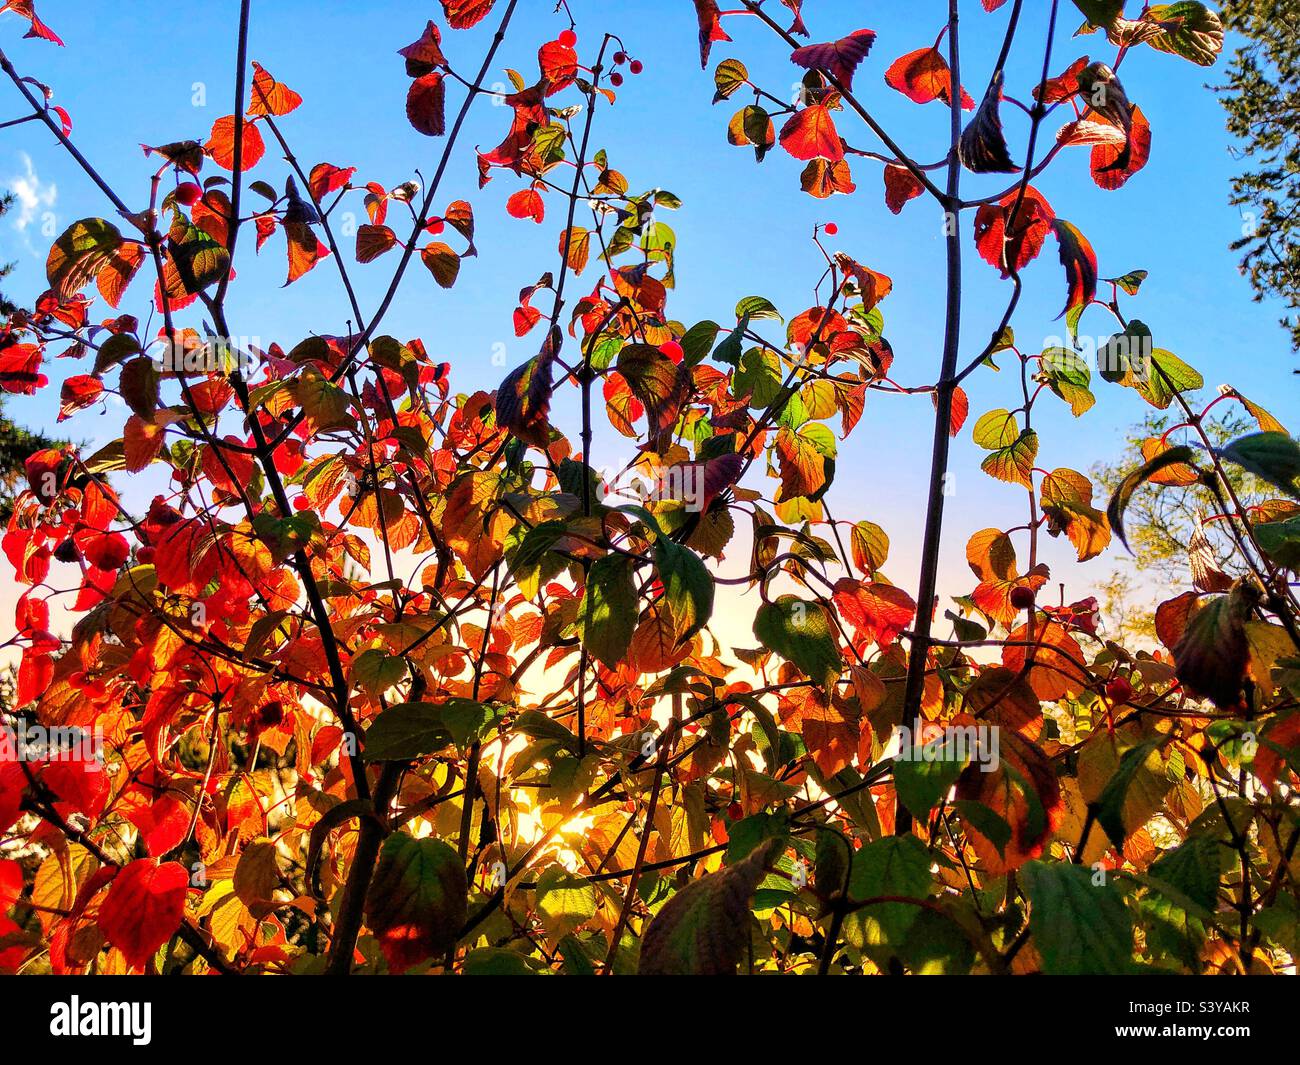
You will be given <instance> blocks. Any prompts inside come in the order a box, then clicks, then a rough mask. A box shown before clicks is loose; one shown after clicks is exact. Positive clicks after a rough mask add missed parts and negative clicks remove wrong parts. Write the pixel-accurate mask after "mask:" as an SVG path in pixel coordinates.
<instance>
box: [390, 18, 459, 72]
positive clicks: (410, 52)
mask: <svg viewBox="0 0 1300 1065" xmlns="http://www.w3.org/2000/svg"><path fill="white" fill-rule="evenodd" d="M397 54H398V55H400V56H401V57H402V58H403V59H405V60H406V73H407V76H408V77H412V78H422V77H424V75H425V74H429V73H431V72H432V71H433V69H434V68H435V67H444V66H446V65H447V58H446V56H444V55H443V54H442V34H441V33H440V32H439V31H438V27H437V26H435V25H434V24H433V22H432V20H431V21H430V22H429V24H428V25H427V26H425V27H424V33H423V34H422V35H421V36H420V39H419V40H418V41H416V42H414V43H413V44H408V45H407V46H406V47H405V48H402V49H400V50H399V51H398V53H397Z"/></svg>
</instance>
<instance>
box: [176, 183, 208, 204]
mask: <svg viewBox="0 0 1300 1065" xmlns="http://www.w3.org/2000/svg"><path fill="white" fill-rule="evenodd" d="M202 198H203V190H202V189H201V188H199V187H198V186H197V185H196V184H194V182H192V181H186V182H184V183H183V184H180V185H177V186H176V202H177V203H181V204H184V205H185V206H186V207H192V206H194V204H196V203H198V202H199V200H201V199H202Z"/></svg>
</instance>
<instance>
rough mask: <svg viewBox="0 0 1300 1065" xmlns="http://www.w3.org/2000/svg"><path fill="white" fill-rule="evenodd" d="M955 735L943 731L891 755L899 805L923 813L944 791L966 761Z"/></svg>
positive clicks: (967, 757)
mask: <svg viewBox="0 0 1300 1065" xmlns="http://www.w3.org/2000/svg"><path fill="white" fill-rule="evenodd" d="M959 754H960V752H959V748H958V746H957V737H956V736H955V735H953V734H952V733H945V735H944V737H942V738H940V739H936V740H932V741H931V742H930V743H927V744H925V746H923V747H916V746H913V747H912V748H911V750H909V751H900V752H899V753H898V754H897V755H895V756H894V787H895V788H896V789H897V790H898V797H899V798H900V799H902V800H903V805H904V806H906V807H907V808H908V809H909V810H911V811H912V813H914V814H915V815H916V816H917V817H925V816H926V815H927V814H929V812H930V811H931V810H933V809H934V807H935V806H936V805H938V803H939V802H940V801H941V800H942V799H943V797H944V796H945V795H947V794H948V792H949V790H950V789H951V788H952V786H953V785H954V784H956V783H957V778H958V777H959V776H961V772H962V770H963V769H965V768H966V766H967V765H968V764H969V762H970V757H969V756H959Z"/></svg>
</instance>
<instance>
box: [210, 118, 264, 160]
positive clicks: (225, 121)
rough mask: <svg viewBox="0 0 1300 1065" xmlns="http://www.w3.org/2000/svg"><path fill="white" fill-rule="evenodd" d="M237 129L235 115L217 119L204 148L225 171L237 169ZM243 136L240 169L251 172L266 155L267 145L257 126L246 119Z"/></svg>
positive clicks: (240, 150)
mask: <svg viewBox="0 0 1300 1065" xmlns="http://www.w3.org/2000/svg"><path fill="white" fill-rule="evenodd" d="M235 128H236V127H235V116H234V115H226V116H225V117H224V118H219V119H217V120H216V122H214V123H213V124H212V133H211V135H210V136H209V137H208V143H207V144H205V145H204V146H203V150H204V151H205V152H207V153H208V155H209V156H210V157H211V159H212V161H213V162H214V163H216V164H217V166H219V167H221V168H222V169H223V170H234V169H235ZM241 136H242V141H241V143H240V149H239V158H240V164H239V169H240V170H242V171H249V170H252V169H253V167H255V166H257V164H258V162H259V161H260V160H261V158H262V156H263V155H265V154H266V144H265V143H264V142H263V141H262V134H261V133H260V132H259V131H258V128H257V126H256V125H254V124H253V123H252V122H249V121H248V120H246V119H245V120H243V133H242V135H241Z"/></svg>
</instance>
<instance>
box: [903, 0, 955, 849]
mask: <svg viewBox="0 0 1300 1065" xmlns="http://www.w3.org/2000/svg"><path fill="white" fill-rule="evenodd" d="M957 29H958V14H957V0H948V66H949V68H950V70H951V72H952V74H951V79H952V80H951V85H950V89H949V93H948V96H949V104H950V107H949V112H950V125H951V138H952V147H951V154H950V155H949V157H948V184H947V190H946V200H945V203H944V211H945V219H944V226H945V236H946V249H947V306H946V310H945V317H944V331H943V362H942V365H941V368H940V370H939V384H938V389H937V391H936V393H935V408H936V409H935V416H934V443H933V444H932V447H931V458H930V491H929V498H928V501H927V503H926V511H925V534H924V537H923V539H922V541H921V579H920V585H919V590H918V592H917V596H916V628H915V630H914V633H913V637H912V645H911V653H910V654H909V656H908V661H907V682H906V684H905V685H904V688H903V723H904V724H905V725H907V726H908V728H910V729H911V733H912V735H913V736H917V735H919V733H920V728H921V696H922V694H923V692H924V689H925V666H926V660H927V658H928V657H929V651H930V630H931V627H932V625H933V623H934V597H935V591H936V589H937V586H938V580H939V551H940V548H941V546H942V540H943V505H944V491H945V489H946V487H947V480H948V456H949V451H950V442H951V439H952V436H951V433H950V432H949V428H950V426H951V424H952V397H953V393H954V391H955V390H956V388H957V382H956V379H955V375H956V372H957V355H958V352H959V350H960V347H961V279H962V273H961V214H960V208H959V204H960V197H961V159H960V157H959V153H958V150H957V147H958V144H959V143H960V141H961V125H962V115H961V52H960V47H959V43H958V32H957ZM911 831H912V815H911V814H910V813H909V812H908V811H907V809H906V807H904V806H903V804H902V802H901V801H900V802H898V803H897V804H896V806H895V810H894V834H895V835H898V836H906V835H910V834H911Z"/></svg>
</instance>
